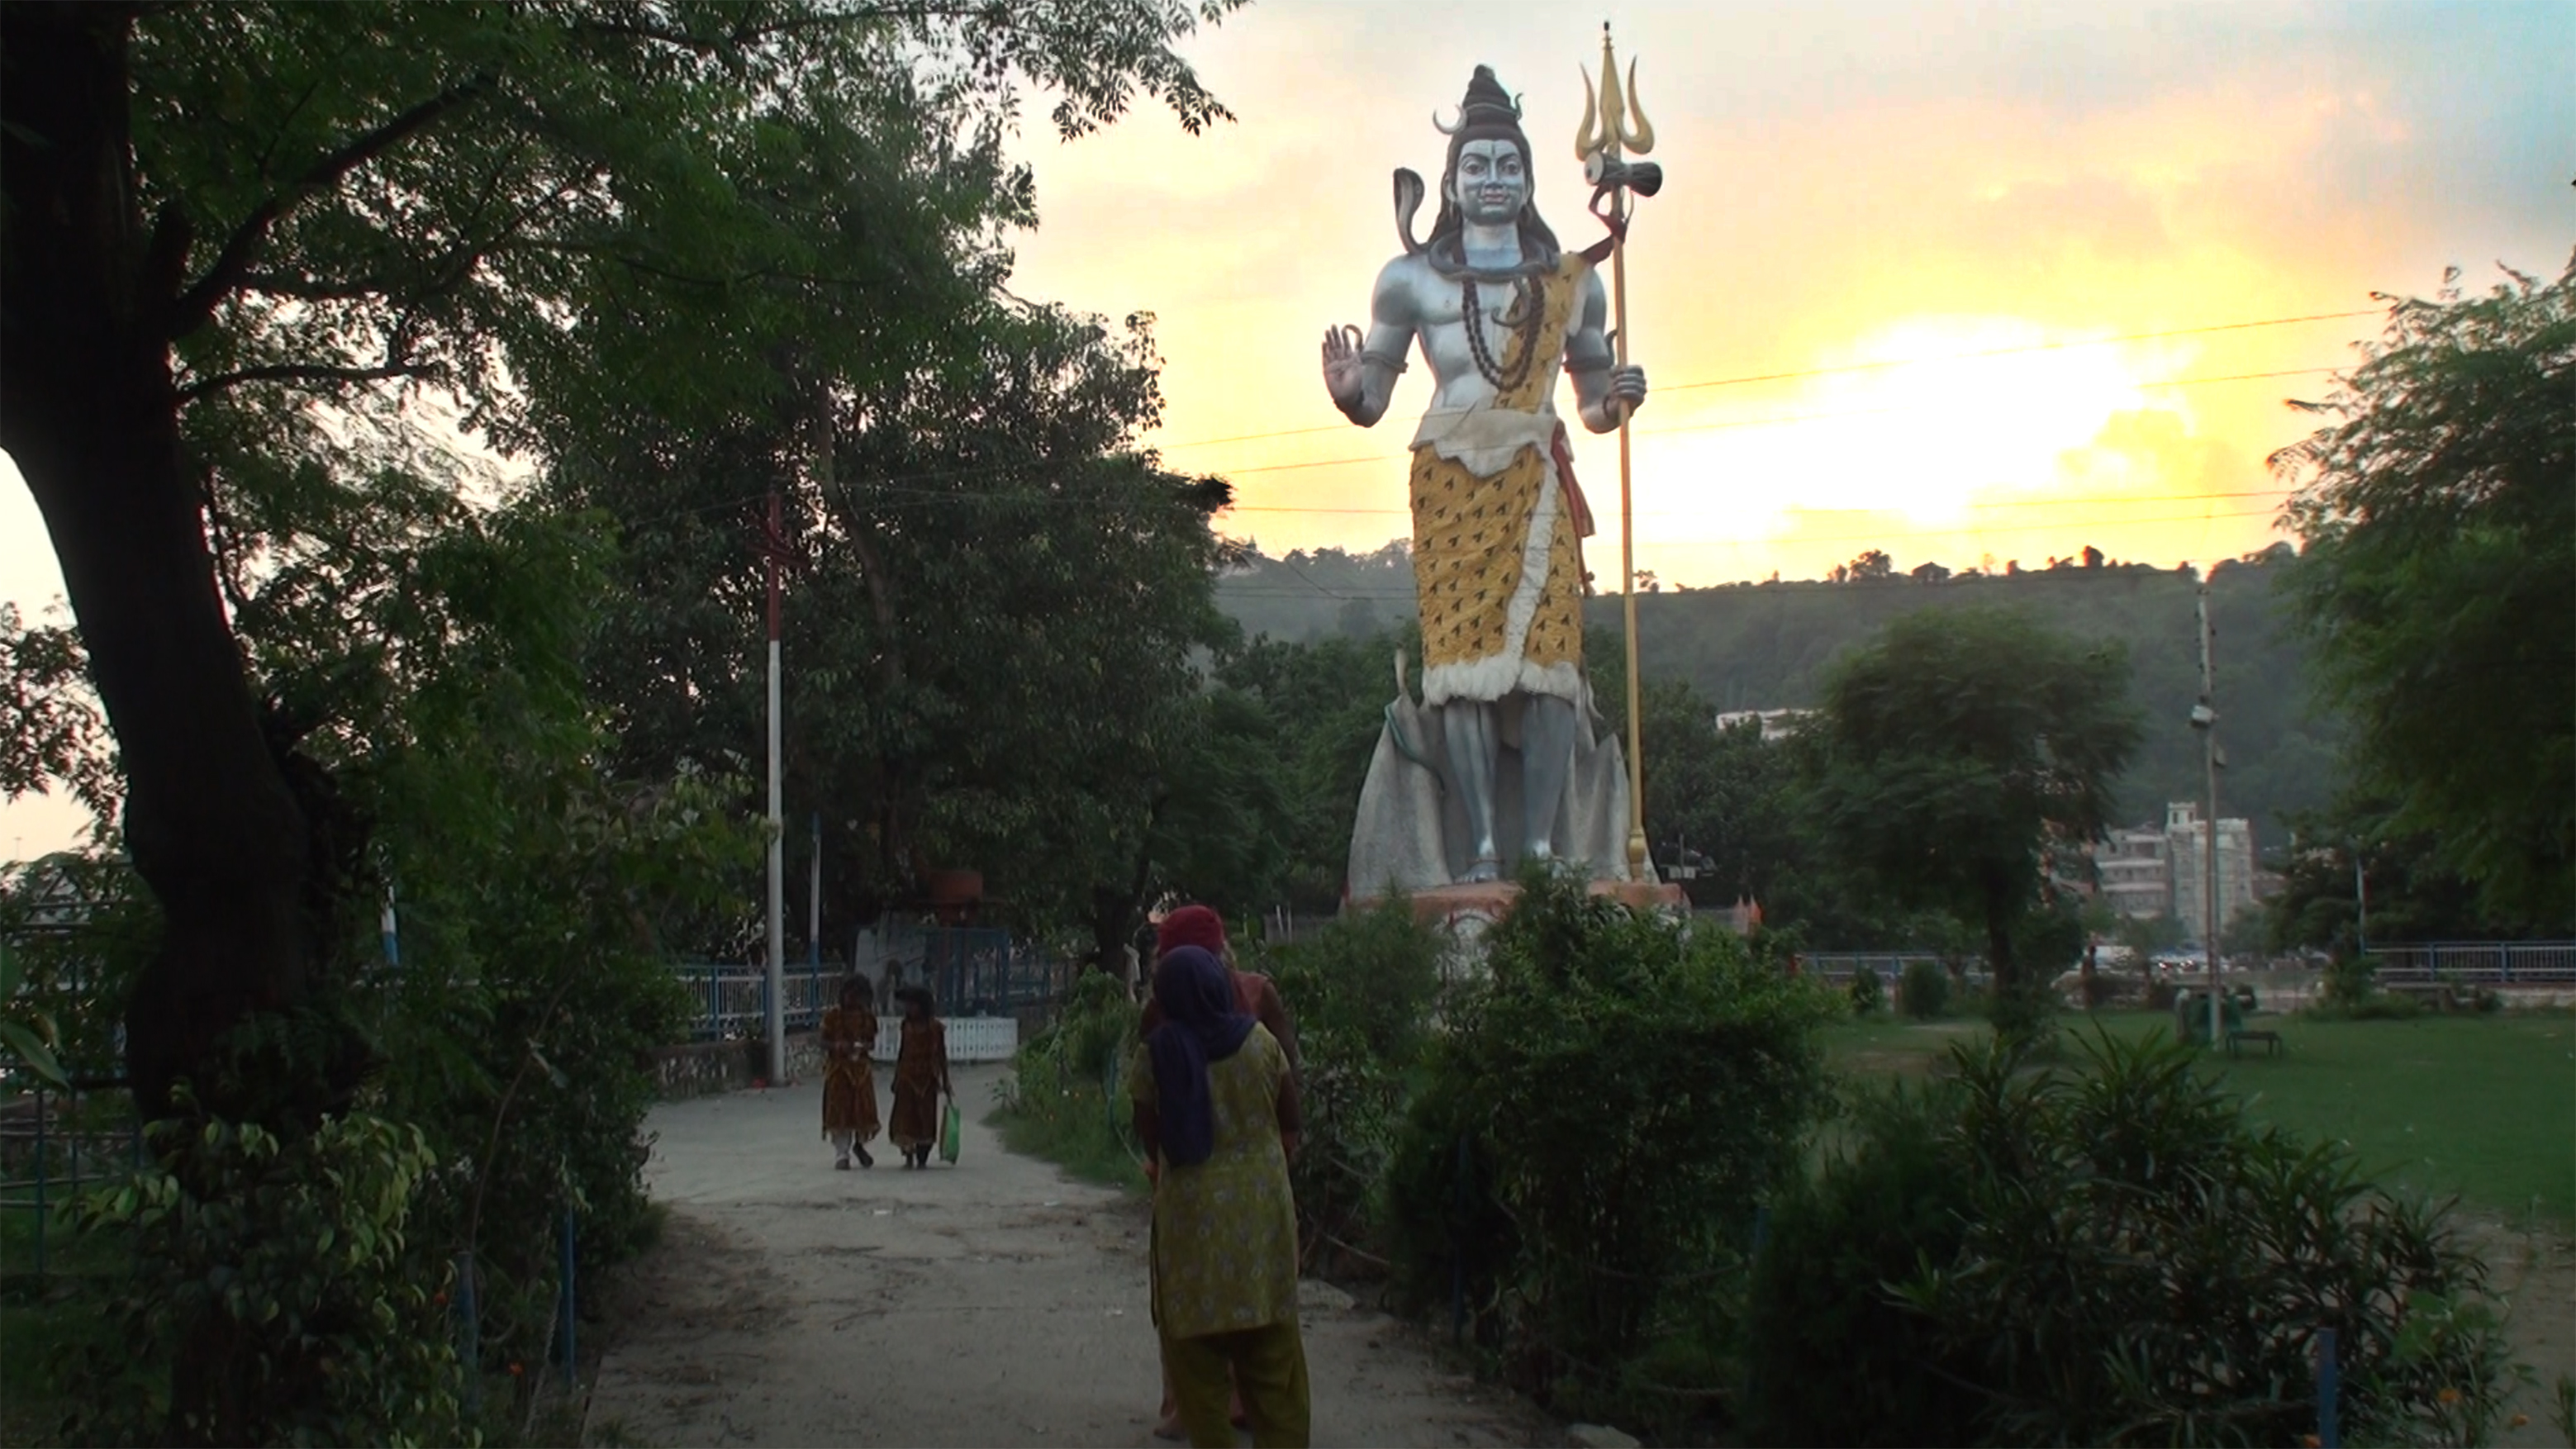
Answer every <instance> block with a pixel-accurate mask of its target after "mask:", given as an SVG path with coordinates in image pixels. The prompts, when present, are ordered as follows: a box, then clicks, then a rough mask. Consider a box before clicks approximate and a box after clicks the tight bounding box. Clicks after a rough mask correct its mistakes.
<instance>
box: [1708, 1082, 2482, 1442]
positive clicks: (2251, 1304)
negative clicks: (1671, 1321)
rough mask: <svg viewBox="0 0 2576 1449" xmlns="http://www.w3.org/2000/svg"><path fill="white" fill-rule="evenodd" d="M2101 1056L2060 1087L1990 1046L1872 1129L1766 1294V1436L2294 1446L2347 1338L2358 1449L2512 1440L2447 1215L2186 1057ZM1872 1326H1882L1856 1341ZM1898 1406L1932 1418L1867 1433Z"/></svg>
mask: <svg viewBox="0 0 2576 1449" xmlns="http://www.w3.org/2000/svg"><path fill="white" fill-rule="evenodd" d="M2083 1056H2084V1060H2083V1061H2082V1063H2081V1064H2080V1066H2079V1067H2078V1068H2077V1069H2074V1070H2047V1071H2035V1070H2032V1069H2031V1068H2030V1067H2029V1064H2028V1062H2027V1059H2026V1058H2025V1057H2024V1056H2022V1055H2020V1054H2017V1053H2015V1052H2013V1051H2011V1050H2009V1049H2006V1048H2003V1047H2000V1046H1988V1047H1984V1048H1975V1049H1972V1048H1970V1047H1967V1046H1965V1045H1962V1046H1959V1047H1955V1048H1953V1051H1952V1065H1953V1067H1954V1069H1955V1080H1954V1081H1953V1082H1951V1083H1949V1084H1946V1085H1943V1086H1941V1087H1937V1088H1935V1089H1933V1090H1932V1091H1930V1092H1927V1093H1924V1094H1922V1095H1920V1096H1916V1097H1913V1098H1910V1099H1903V1100H1897V1101H1892V1102H1887V1103H1882V1104H1880V1105H1879V1106H1877V1107H1876V1108H1874V1109H1872V1110H1871V1111H1867V1112H1864V1113H1863V1114H1862V1115H1861V1116H1860V1118H1859V1130H1858V1132H1857V1134H1856V1136H1855V1138H1854V1139H1853V1141H1852V1142H1851V1144H1850V1145H1849V1146H1848V1147H1847V1148H1846V1149H1845V1152H1844V1154H1843V1156H1842V1157H1841V1158H1840V1160H1839V1161H1837V1162H1835V1163H1832V1164H1829V1165H1828V1166H1827V1167H1826V1168H1825V1170H1824V1171H1823V1172H1822V1173H1821V1174H1820V1176H1819V1177H1818V1179H1817V1180H1816V1183H1815V1184H1814V1186H1813V1187H1812V1188H1811V1189H1810V1190H1809V1191H1808V1192H1806V1193H1803V1194H1799V1195H1796V1196H1793V1197H1792V1198H1791V1199H1790V1200H1789V1204H1788V1207H1789V1211H1788V1212H1786V1213H1785V1214H1784V1217H1783V1220H1782V1222H1781V1224H1780V1227H1779V1230H1778V1231H1777V1232H1776V1233H1775V1235H1774V1236H1773V1239H1772V1242H1771V1246H1770V1250H1769V1256H1768V1257H1767V1259H1766V1261H1765V1262H1764V1263H1763V1265H1762V1267H1761V1270H1760V1272H1759V1273H1758V1274H1757V1277H1756V1282H1755V1293H1754V1298H1753V1310H1752V1314H1751V1318H1750V1321H1749V1323H1748V1342H1749V1343H1751V1344H1753V1345H1754V1347H1753V1349H1752V1350H1751V1351H1750V1352H1751V1367H1752V1373H1751V1374H1750V1375H1749V1380H1748V1385H1747V1390H1746V1394H1745V1402H1746V1404H1747V1408H1748V1416H1749V1417H1750V1418H1751V1421H1750V1422H1748V1426H1747V1427H1748V1431H1749V1432H1751V1433H1752V1434H1753V1435H1754V1436H1755V1437H1757V1438H1766V1439H1771V1440H1777V1441H1812V1442H1837V1441H1851V1442H1898V1441H1910V1442H1915V1443H1926V1444H1940V1443H1980V1442H1982V1443H2006V1444H2063V1443H2106V1444H2107V1443H2146V1442H2157V1443H2162V1442H2173V1441H2178V1440H2186V1439H2188V1440H2195V1441H2198V1440H2209V1439H2220V1438H2224V1439H2231V1440H2240V1441H2243V1442H2253V1443H2261V1442H2284V1441H2293V1440H2296V1439H2297V1438H2298V1437H2299V1436H2300V1435H2301V1434H2302V1433H2304V1432H2305V1431H2306V1430H2308V1429H2309V1428H2311V1427H2313V1424H2314V1414H2315V1407H2314V1404H2313V1402H2312V1401H2310V1400H2309V1399H2308V1397H2307V1396H2306V1395H2305V1394H2304V1393H2303V1392H2301V1391H2300V1387H2299V1386H2304V1385H2305V1384H2306V1383H2308V1382H2309V1379H2310V1376H2311V1374H2312V1371H2313V1363H2314V1354H2315V1348H2316V1342H2317V1333H2318V1331H2319V1330H2321V1329H2324V1328H2332V1329H2334V1330H2335V1331H2336V1337H2337V1342H2338V1345H2339V1353H2338V1357H2339V1359H2340V1361H2341V1363H2342V1365H2343V1380H2342V1382H2343V1386H2344V1387H2343V1398H2342V1401H2341V1405H2340V1410H2341V1416H2342V1421H2343V1423H2344V1425H2345V1426H2346V1433H2347V1434H2349V1435H2350V1436H2351V1438H2352V1440H2353V1442H2357V1443H2398V1442H2413V1441H2418V1440H2424V1441H2438V1442H2457V1439H2456V1436H2458V1435H2462V1434H2471V1435H2474V1434H2475V1433H2477V1432H2480V1431H2481V1430H2480V1426H2486V1427H2492V1420H2493V1416H2494V1413H2495V1411H2496V1406H2497V1405H2498V1403H2499V1402H2500V1399H2501V1392H2502V1389H2503V1387H2504V1383H2505V1367H2504V1354H2503V1348H2504V1345H2503V1340H2502V1338H2501V1336H2500V1335H2499V1333H2498V1332H2497V1320H2496V1317H2495V1313H2494V1309H2493V1306H2492V1305H2491V1304H2490V1303H2489V1302H2488V1301H2487V1300H2486V1297H2485V1270H2484V1268H2483V1267H2482V1266H2481V1265H2480V1264H2479V1263H2478V1261H2477V1260H2476V1259H2475V1258H2474V1257H2473V1256H2471V1255H2470V1254H2469V1253H2468V1252H2467V1251H2466V1250H2465V1249H2464V1248H2463V1247H2462V1246H2461V1244H2460V1243H2459V1241H2458V1240H2457V1239H2456V1238H2455V1236H2454V1235H2453V1234H2452V1233H2451V1232H2450V1230H2449V1229H2448V1228H2447V1226H2446V1225H2445V1224H2444V1222H2443V1220H2442V1218H2441V1215H2440V1214H2439V1213H2437V1212H2433V1211H2429V1210H2427V1209H2425V1208H2422V1207H2420V1206H2417V1205H2414V1204H2411V1203H2408V1202H2405V1201H2402V1200H2399V1199H2397V1198H2394V1197H2392V1196H2390V1195H2389V1194H2387V1193H2385V1192H2383V1191H2381V1190H2379V1189H2378V1188H2376V1187H2374V1186H2372V1185H2371V1184H2369V1183H2367V1182H2364V1181H2363V1180H2361V1179H2360V1177H2359V1176H2358V1175H2357V1173H2356V1171H2355V1169H2354V1167H2353V1165H2352V1159H2351V1158H2350V1156H2349V1154H2348V1153H2347V1152H2346V1151H2345V1150H2344V1149H2342V1148H2340V1147H2336V1146H2332V1145H2317V1146H2308V1145H2305V1144H2302V1143H2300V1142H2297V1141H2295V1140H2293V1139H2292V1138H2290V1137H2288V1136H2287V1135H2285V1134H2283V1133H2281V1132H2279V1131H2277V1130H2263V1131H2257V1130H2255V1129H2254V1128H2253V1127H2251V1126H2250V1125H2249V1124H2248V1123H2247V1122H2246V1120H2245V1118H2244V1115H2243V1106H2242V1104H2241V1102H2240V1101H2238V1100H2237V1099H2236V1098H2234V1097H2231V1096H2229V1095H2227V1094H2225V1093H2224V1092H2222V1091H2220V1090H2219V1089H2218V1088H2217V1087H2216V1086H2214V1085H2213V1084H2212V1083H2211V1082H2210V1081H2208V1080H2206V1079H2204V1078H2202V1077H2200V1076H2199V1075H2197V1074H2196V1073H2195V1071H2194V1069H2193V1062H2194V1056H2193V1054H2192V1053H2191V1052H2189V1051H2188V1050H2185V1049H2183V1048H2180V1047H2177V1046H2175V1045H2174V1044H2173V1043H2171V1042H2170V1041H2168V1040H2165V1039H2163V1038H2160V1037H2159V1038H2155V1039H2151V1040H2150V1041H2149V1042H2147V1043H2145V1044H2140V1045H2128V1044H2123V1043H2121V1042H2119V1041H2117V1040H2115V1039H2113V1038H2110V1037H2108V1036H2106V1035H2098V1034H2097V1035H2096V1036H2095V1037H2093V1038H2088V1039H2085V1041H2084V1052H2083ZM1918 1207H1920V1208H1921V1209H1922V1213H1921V1215H1920V1216H1919V1217H1918V1216H1915V1213H1916V1209H1917V1208H1918ZM1909 1264H1910V1265H1911V1266H1910V1268H1909V1266H1908V1265H1909ZM1891 1270H1893V1271H1891ZM1845 1300H1853V1301H1858V1302H1863V1303H1866V1304H1867V1306H1866V1307H1865V1308H1856V1309H1852V1310H1849V1311H1848V1312H1847V1313H1846V1314H1845V1315H1844V1316H1843V1317H1842V1318H1841V1319H1839V1320H1837V1319H1836V1318H1835V1317H1833V1316H1832V1312H1831V1309H1830V1305H1832V1304H1835V1303H1840V1302H1844V1301H1845ZM1845 1324H1847V1325H1848V1328H1849V1334H1850V1336H1849V1337H1844V1336H1843V1332H1842V1329H1843V1325H1845ZM1879 1402H1884V1403H1888V1404H1891V1405H1904V1406H1908V1407H1906V1408H1903V1409H1901V1410H1899V1411H1898V1412H1902V1413H1910V1414H1919V1415H1921V1417H1920V1418H1919V1419H1913V1420H1906V1421H1900V1422H1892V1423H1889V1424H1886V1425H1878V1424H1876V1423H1874V1422H1872V1421H1871V1418H1870V1416H1869V1415H1868V1414H1867V1411H1865V1410H1864V1411H1857V1412H1856V1411H1855V1409H1854V1406H1858V1405H1869V1404H1873V1403H1879ZM2446 1436H2451V1437H2446Z"/></svg>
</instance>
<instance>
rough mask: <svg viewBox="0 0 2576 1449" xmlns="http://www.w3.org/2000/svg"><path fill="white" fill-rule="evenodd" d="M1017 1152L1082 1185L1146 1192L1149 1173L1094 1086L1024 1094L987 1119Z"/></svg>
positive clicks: (1099, 1090) (996, 1110) (1098, 1089)
mask: <svg viewBox="0 0 2576 1449" xmlns="http://www.w3.org/2000/svg"><path fill="white" fill-rule="evenodd" d="M1121 1105H1122V1106H1123V1105H1124V1104H1123V1103H1122V1104H1121ZM984 1120H985V1122H986V1123H987V1124H988V1125H989V1126H991V1127H992V1128H993V1130H994V1131H996V1132H999V1133H1000V1134H1001V1135H1002V1145H1003V1146H1005V1147H1008V1148H1009V1149H1011V1150H1012V1151H1013V1152H1017V1153H1022V1154H1024V1155H1026V1156H1029V1157H1036V1158H1041V1159H1043V1160H1045V1161H1048V1162H1052V1163H1054V1164H1055V1165H1056V1166H1058V1167H1061V1168H1063V1169H1064V1170H1065V1171H1067V1172H1069V1173H1071V1174H1073V1175H1074V1176H1075V1177H1078V1178H1080V1179H1082V1180H1083V1181H1084V1182H1094V1183H1099V1184H1101V1185H1103V1186H1106V1187H1116V1188H1124V1189H1126V1190H1128V1191H1131V1192H1142V1191H1144V1189H1145V1169H1144V1166H1143V1164H1142V1163H1141V1162H1140V1161H1139V1160H1138V1158H1137V1156H1136V1154H1135V1152H1134V1151H1133V1150H1132V1149H1131V1148H1130V1147H1129V1146H1128V1141H1127V1133H1126V1130H1125V1128H1124V1127H1122V1126H1121V1125H1120V1124H1119V1123H1117V1122H1116V1121H1114V1120H1112V1118H1111V1117H1110V1109H1109V1105H1108V1100H1107V1098H1106V1096H1105V1095H1104V1094H1103V1093H1102V1091H1101V1089H1100V1088H1099V1087H1098V1086H1097V1085H1094V1084H1092V1083H1087V1082H1077V1083H1073V1084H1071V1085H1068V1086H1064V1087H1061V1088H1058V1089H1056V1090H1053V1091H1047V1092H1030V1091H1025V1090H1024V1091H1022V1092H1020V1093H1019V1094H1018V1096H1017V1100H1015V1101H1013V1102H1011V1103H1009V1104H1007V1105H1005V1106H1001V1107H997V1108H995V1109H994V1110H993V1111H992V1113H991V1114H990V1115H988V1116H987V1117H986V1118H985V1119H984Z"/></svg>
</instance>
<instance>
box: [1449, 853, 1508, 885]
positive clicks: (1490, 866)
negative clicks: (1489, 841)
mask: <svg viewBox="0 0 2576 1449" xmlns="http://www.w3.org/2000/svg"><path fill="white" fill-rule="evenodd" d="M1502 878H1503V863H1502V862H1501V861H1500V860H1497V859H1496V858H1494V857H1493V856H1490V855H1480V856H1478V857H1476V863H1475V864H1474V865H1471V866H1469V867H1467V873H1466V874H1465V875H1464V876H1461V877H1460V878H1459V879H1460V883H1461V884H1464V885H1483V884H1484V883H1485V882H1487V881H1496V880H1501V879H1502Z"/></svg>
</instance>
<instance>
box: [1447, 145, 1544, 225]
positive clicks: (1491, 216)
mask: <svg viewBox="0 0 2576 1449" xmlns="http://www.w3.org/2000/svg"><path fill="white" fill-rule="evenodd" d="M1529 198H1530V180H1529V159H1528V158H1527V157H1525V156H1523V155H1521V148H1520V147H1519V146H1517V145H1515V144H1513V143H1512V142H1511V141H1509V140H1507V139H1504V138H1502V137H1495V138H1493V139H1490V140H1488V139H1484V138H1479V139H1477V140H1473V141H1469V142H1468V143H1467V144H1466V145H1464V146H1461V147H1460V148H1458V172H1457V175H1456V176H1454V177H1452V178H1451V180H1450V183H1449V199H1450V200H1451V201H1453V202H1455V203H1456V204H1457V207H1458V215H1459V216H1460V217H1461V218H1463V219H1464V220H1466V221H1467V222H1469V223H1470V224H1472V225H1476V226H1507V225H1509V224H1510V223H1511V222H1512V220H1513V219H1514V218H1516V217H1518V216H1519V215H1520V214H1521V208H1522V207H1524V206H1526V205H1528V204H1529Z"/></svg>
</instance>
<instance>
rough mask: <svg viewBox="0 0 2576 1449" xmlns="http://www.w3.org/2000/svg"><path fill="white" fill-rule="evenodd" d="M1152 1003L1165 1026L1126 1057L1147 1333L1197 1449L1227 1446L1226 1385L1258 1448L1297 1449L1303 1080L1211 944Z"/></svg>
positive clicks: (1166, 977)
mask: <svg viewBox="0 0 2576 1449" xmlns="http://www.w3.org/2000/svg"><path fill="white" fill-rule="evenodd" d="M1154 1000H1155V1001H1156V1003H1158V1004H1159V1005H1160V1006H1161V1007H1162V1008H1163V1018H1164V1019H1163V1023H1162V1025H1160V1026H1158V1027H1156V1028H1155V1029H1154V1033H1153V1035H1151V1036H1150V1037H1148V1038H1146V1040H1145V1042H1144V1044H1143V1046H1142V1047H1141V1048H1140V1049H1139V1050H1138V1051H1137V1053H1136V1055H1135V1058H1134V1060H1133V1063H1132V1065H1131V1067H1130V1070H1129V1085H1128V1094H1129V1096H1131V1097H1132V1098H1133V1099H1134V1101H1135V1104H1136V1135H1137V1136H1138V1138H1140V1139H1141V1140H1142V1141H1143V1142H1144V1144H1145V1150H1146V1152H1147V1153H1148V1155H1149V1156H1151V1157H1152V1158H1153V1159H1154V1160H1155V1162H1156V1165H1157V1171H1156V1173H1155V1188H1154V1240H1153V1253H1152V1259H1151V1261H1152V1270H1153V1307H1154V1326H1155V1328H1156V1330H1157V1331H1158V1332H1159V1333H1160V1335H1161V1337H1162V1344H1163V1363H1164V1366H1165V1368H1166V1370H1167V1371H1168V1372H1169V1373H1170V1374H1171V1378H1172V1388H1173V1391H1174V1393H1175V1395H1176V1396H1177V1397H1178V1399H1179V1401H1180V1413H1181V1423H1182V1424H1183V1426H1184V1427H1186V1428H1187V1429H1188V1430H1189V1434H1190V1442H1191V1443H1192V1444H1194V1445H1205V1446H1230V1445H1232V1444H1233V1443H1234V1426H1233V1424H1232V1423H1230V1422H1229V1421H1228V1420H1229V1416H1228V1413H1227V1404H1226V1400H1227V1391H1228V1388H1229V1380H1231V1386H1232V1387H1234V1388H1237V1389H1239V1390H1240V1391H1241V1393H1242V1395H1243V1405H1244V1409H1245V1412H1246V1414H1247V1416H1248V1417H1249V1418H1250V1420H1251V1427H1252V1442H1253V1443H1254V1444H1255V1445H1257V1446H1260V1449H1274V1446H1299V1449H1302V1446H1303V1445H1305V1444H1306V1442H1307V1439H1308V1434H1309V1425H1310V1412H1311V1411H1310V1407H1309V1400H1308V1395H1307V1386H1306V1349H1305V1344H1304V1341H1303V1340H1302V1339H1301V1338H1300V1337H1299V1335H1298V1330H1297V1205H1296V1200H1295V1198H1294V1197H1293V1196H1292V1195H1291V1193H1290V1191H1289V1186H1288V1153H1289V1151H1290V1150H1291V1149H1292V1148H1293V1147H1294V1145H1295V1143H1296V1139H1297V1131H1298V1112H1297V1080H1296V1077H1295V1076H1294V1075H1293V1074H1292V1073H1291V1072H1290V1071H1289V1069H1288V1054H1287V1052H1286V1051H1285V1050H1284V1049H1282V1048H1281V1046H1280V1044H1279V1039H1278V1038H1277V1037H1275V1036H1273V1035H1272V1034H1271V1033H1270V1031H1269V1029H1268V1028H1266V1027H1264V1026H1262V1025H1261V1023H1260V1022H1258V1021H1256V1020H1255V1019H1253V1017H1251V1016H1250V1015H1249V1014H1247V1013H1245V1012H1243V1011H1241V1010H1239V1009H1238V1006H1239V1003H1238V1001H1237V999H1236V996H1235V990H1234V983H1233V982H1232V981H1231V980H1230V979H1229V978H1228V976H1227V973H1226V969H1225V967H1224V965H1223V964H1221V963H1220V962H1219V961H1218V960H1217V958H1216V957H1215V956H1214V955H1212V954H1210V953H1209V952H1208V951H1207V950H1206V949H1204V948H1202V947H1198V946H1183V947H1181V948H1179V949H1178V950H1175V951H1172V952H1171V953H1170V954H1168V955H1166V956H1164V957H1163V960H1162V962H1161V964H1160V965H1158V966H1157V967H1156V968H1155V970H1154Z"/></svg>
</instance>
